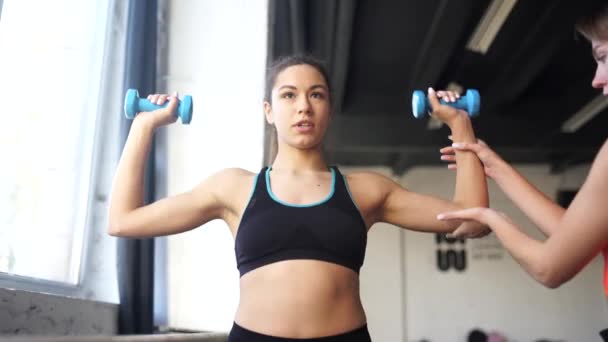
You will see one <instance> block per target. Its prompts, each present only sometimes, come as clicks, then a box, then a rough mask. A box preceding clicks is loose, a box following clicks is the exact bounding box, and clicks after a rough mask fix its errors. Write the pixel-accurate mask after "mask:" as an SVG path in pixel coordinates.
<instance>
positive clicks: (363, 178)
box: [344, 170, 398, 198]
mask: <svg viewBox="0 0 608 342" xmlns="http://www.w3.org/2000/svg"><path fill="white" fill-rule="evenodd" d="M344 177H345V178H346V181H347V183H348V187H349V188H350V190H351V192H352V193H359V194H362V195H364V196H371V197H376V198H384V197H385V196H386V195H387V194H388V193H390V192H391V191H392V190H393V189H395V187H398V184H397V183H396V182H395V181H394V180H393V179H391V178H390V177H389V176H386V175H383V174H381V173H380V172H376V171H366V170H361V171H354V172H349V173H347V174H344Z"/></svg>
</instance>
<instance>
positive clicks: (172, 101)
mask: <svg viewBox="0 0 608 342" xmlns="http://www.w3.org/2000/svg"><path fill="white" fill-rule="evenodd" d="M147 99H148V101H150V102H152V103H153V104H155V105H158V106H162V105H164V104H165V103H166V102H167V101H168V102H169V104H168V105H167V107H164V108H159V109H157V110H154V111H151V112H141V113H138V114H137V116H136V117H135V118H136V119H137V118H140V120H147V121H149V122H150V123H151V124H152V125H153V126H154V127H155V128H157V127H161V126H166V125H169V124H172V123H174V122H175V121H177V115H175V111H176V110H177V106H178V105H179V99H178V97H177V92H174V93H173V94H172V95H168V94H152V95H148V97H147Z"/></svg>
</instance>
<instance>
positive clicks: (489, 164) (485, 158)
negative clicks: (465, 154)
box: [439, 136, 507, 179]
mask: <svg viewBox="0 0 608 342" xmlns="http://www.w3.org/2000/svg"><path fill="white" fill-rule="evenodd" d="M449 138H450V140H451V139H452V137H451V136H450V137H449ZM456 150H460V151H471V152H473V153H475V154H476V155H477V157H478V158H479V160H480V161H481V163H482V164H483V169H484V172H485V174H486V176H488V177H490V178H492V179H495V177H496V175H497V173H498V172H500V170H501V168H503V167H504V166H505V165H507V163H506V162H505V161H504V160H503V159H502V158H501V157H500V156H499V155H498V154H497V153H496V152H494V151H493V150H492V149H491V148H490V147H489V146H488V144H486V143H485V142H484V141H483V140H481V139H477V143H462V142H455V143H453V144H452V146H446V147H444V148H442V149H441V150H439V152H441V160H443V161H446V162H449V163H450V164H448V168H449V169H456V168H457V167H458V165H456V155H455V154H456Z"/></svg>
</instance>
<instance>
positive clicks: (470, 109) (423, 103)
mask: <svg viewBox="0 0 608 342" xmlns="http://www.w3.org/2000/svg"><path fill="white" fill-rule="evenodd" d="M480 101H481V98H480V97H479V92H478V91H477V90H475V89H469V90H467V93H466V94H465V95H464V96H461V97H460V98H459V99H458V100H457V101H456V102H445V101H443V100H439V103H441V104H443V105H448V106H450V107H454V108H458V109H462V110H465V111H466V112H467V113H469V116H470V117H476V116H478V115H479V106H480V104H479V103H480ZM431 111H432V110H431V104H430V103H429V100H428V99H427V97H426V94H425V93H424V92H423V91H421V90H416V91H414V94H412V113H413V114H414V117H415V118H416V119H420V118H423V117H425V116H426V115H427V114H428V113H429V112H431Z"/></svg>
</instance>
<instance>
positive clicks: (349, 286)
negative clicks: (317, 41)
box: [109, 56, 488, 342]
mask: <svg viewBox="0 0 608 342" xmlns="http://www.w3.org/2000/svg"><path fill="white" fill-rule="evenodd" d="M438 96H439V97H440V98H443V99H444V100H446V101H454V100H455V99H456V97H457V95H456V94H454V93H451V92H437V94H436V93H435V92H434V91H433V90H432V89H430V90H429V98H430V101H431V103H432V105H433V115H434V116H435V117H437V118H438V119H440V120H442V121H443V122H444V123H445V124H447V126H449V127H450V128H451V131H452V135H453V136H454V137H456V139H457V140H458V141H467V142H475V141H476V138H475V135H474V133H473V129H472V127H471V122H470V121H469V118H468V115H467V114H466V113H465V112H463V111H459V110H455V109H453V108H451V107H449V106H444V105H440V104H439V102H438ZM148 99H149V100H151V101H152V102H154V103H158V104H162V103H165V101H167V100H168V101H169V105H168V107H167V108H165V109H161V110H157V111H154V112H147V113H139V114H138V115H137V116H136V117H135V120H134V122H133V124H132V128H131V132H130V133H129V137H128V139H127V143H126V145H125V147H124V151H123V154H122V157H121V160H120V163H119V166H118V170H117V173H116V176H115V181H114V186H113V191H112V196H111V203H110V227H109V233H110V234H111V235H115V236H125V237H144V236H159V235H168V234H176V233H180V232H184V231H187V230H189V229H193V228H196V227H199V226H201V225H203V224H205V223H206V222H208V221H210V220H213V219H222V220H224V221H225V222H226V223H227V225H228V228H229V229H230V231H231V232H232V234H233V236H234V238H235V252H236V258H237V266H238V269H239V272H240V302H239V305H238V308H237V312H236V316H235V320H234V325H233V328H232V330H231V332H230V337H229V341H231V342H240V341H248V342H255V341H269V342H270V341H327V342H332V341H349V342H357V341H370V340H371V339H370V336H369V333H368V331H367V326H366V317H365V312H364V310H363V307H362V305H361V301H360V297H359V269H360V267H361V265H362V264H363V260H364V257H365V248H366V242H367V232H368V230H369V229H370V227H371V226H372V225H373V224H374V223H376V222H388V223H391V224H394V225H397V226H399V227H403V228H409V229H415V230H418V231H422V232H452V231H453V230H454V229H455V228H456V227H457V226H458V225H459V224H458V223H452V222H441V221H438V220H436V216H437V214H439V213H440V212H442V211H447V210H455V209H463V208H467V207H478V206H482V207H485V206H487V205H488V199H487V189H486V183H485V175H484V173H483V169H482V167H481V163H480V162H479V159H478V158H477V156H476V155H475V153H472V152H467V151H464V152H456V159H457V161H458V163H459V165H460V167H459V169H458V171H457V175H456V187H455V194H454V198H453V200H452V201H448V200H443V199H438V198H433V197H429V196H425V195H421V194H417V193H413V192H410V191H408V190H406V189H404V188H402V187H401V186H399V185H398V184H397V183H395V182H393V181H392V180H390V179H389V178H387V177H384V176H381V175H379V174H376V173H371V172H360V173H353V174H350V175H347V176H343V175H342V174H341V173H340V171H339V170H338V169H337V168H336V167H330V166H328V165H327V163H326V161H325V160H324V159H323V153H322V148H321V143H322V141H323V138H324V135H325V132H326V129H327V127H328V125H329V122H330V119H331V114H330V108H331V94H330V86H329V84H328V78H327V74H326V72H325V70H324V69H323V67H322V65H321V64H319V63H318V62H317V61H316V60H314V59H312V58H309V57H293V56H292V57H287V58H284V59H281V60H279V61H277V62H276V63H275V64H274V66H273V67H272V68H271V69H270V70H269V73H268V80H267V91H266V99H265V101H264V112H265V115H266V120H267V121H268V122H269V123H270V124H272V125H273V126H274V127H275V128H276V133H277V141H278V153H277V156H276V158H275V159H274V162H273V163H272V165H271V166H269V167H265V168H263V169H262V170H261V171H260V172H259V173H258V174H255V173H251V172H249V171H246V170H242V169H225V170H222V171H219V172H218V173H216V174H215V175H213V176H211V177H209V178H208V179H206V180H203V181H202V182H201V183H200V184H199V185H198V186H196V187H195V188H194V189H193V190H191V191H189V192H186V193H182V194H179V195H176V196H172V197H168V198H165V199H162V200H159V201H157V202H155V203H152V204H149V205H143V203H142V192H143V191H142V183H143V168H144V164H145V159H146V154H147V152H148V148H149V144H150V140H151V137H152V134H153V132H154V130H155V129H156V128H157V127H160V126H162V125H166V124H169V123H172V122H174V121H175V117H174V116H173V115H172V112H173V110H174V109H175V108H176V105H177V98H176V96H167V95H151V96H149V97H148ZM459 229H461V230H462V231H465V234H466V235H468V236H478V235H482V234H485V233H487V232H488V231H487V229H486V227H484V226H483V225H480V224H477V223H474V224H465V225H464V226H463V227H460V228H459Z"/></svg>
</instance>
